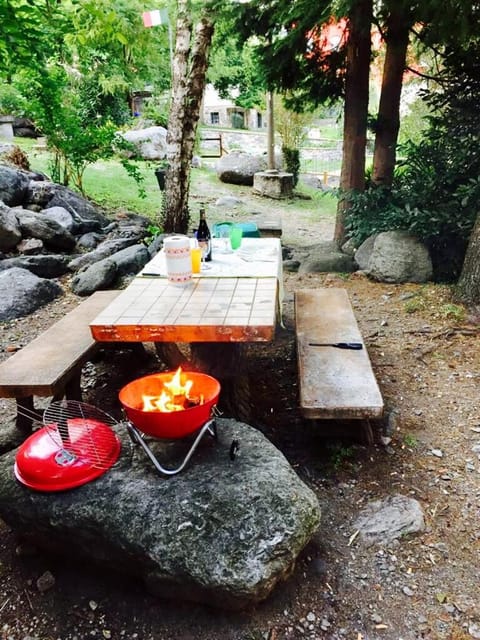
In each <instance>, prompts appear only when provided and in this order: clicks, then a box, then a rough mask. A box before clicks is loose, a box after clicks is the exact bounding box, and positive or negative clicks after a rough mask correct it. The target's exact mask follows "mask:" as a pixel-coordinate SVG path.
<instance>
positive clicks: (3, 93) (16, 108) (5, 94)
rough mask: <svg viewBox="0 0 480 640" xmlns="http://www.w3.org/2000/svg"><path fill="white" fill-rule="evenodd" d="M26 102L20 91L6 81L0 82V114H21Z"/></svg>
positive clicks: (23, 111)
mask: <svg viewBox="0 0 480 640" xmlns="http://www.w3.org/2000/svg"><path fill="white" fill-rule="evenodd" d="M25 108H26V103H25V99H24V97H23V96H22V94H21V93H20V91H19V90H18V89H17V88H16V87H15V86H14V85H13V84H9V83H6V82H3V83H0V114H5V115H14V116H23V115H24V113H25Z"/></svg>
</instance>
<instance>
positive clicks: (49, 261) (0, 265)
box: [0, 255, 68, 278]
mask: <svg viewBox="0 0 480 640" xmlns="http://www.w3.org/2000/svg"><path fill="white" fill-rule="evenodd" d="M12 267H19V268H20V269H27V270H28V271H30V272H31V273H34V274H35V275H36V276H38V277H39V278H60V276H63V275H64V274H65V273H67V271H68V258H67V256H63V255H33V256H17V257H15V258H6V259H5V260H0V271H3V270H4V269H11V268H12Z"/></svg>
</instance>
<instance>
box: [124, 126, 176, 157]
mask: <svg viewBox="0 0 480 640" xmlns="http://www.w3.org/2000/svg"><path fill="white" fill-rule="evenodd" d="M121 135H122V137H123V138H124V139H125V140H126V141H127V142H130V143H131V144H132V145H133V147H134V148H135V151H130V152H127V155H129V156H137V157H139V158H143V159H144V160H163V159H164V158H166V156H167V130H166V129H165V128H164V127H147V128H146V129H138V130H133V131H126V132H125V133H122V134H121Z"/></svg>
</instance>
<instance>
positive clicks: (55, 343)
mask: <svg viewBox="0 0 480 640" xmlns="http://www.w3.org/2000/svg"><path fill="white" fill-rule="evenodd" d="M118 294H119V291H115V290H112V291H96V292H95V293H93V294H92V295H91V296H90V297H89V298H88V299H87V300H85V301H84V302H82V303H80V304H79V305H78V306H77V307H76V308H75V309H73V310H72V311H70V312H69V313H67V314H66V315H65V316H64V317H63V318H62V319H61V320H59V321H58V322H56V323H55V324H54V325H53V326H51V327H50V328H49V329H47V330H46V331H44V332H43V333H42V334H40V335H39V336H38V337H37V338H35V340H32V342H30V343H29V344H28V345H26V346H25V347H23V348H22V349H20V351H17V352H16V353H14V354H13V355H12V356H10V357H9V358H8V359H7V360H5V361H4V362H2V363H1V364H0V397H2V398H25V397H27V396H32V395H37V396H55V395H58V394H60V393H61V392H62V391H63V390H64V389H65V386H66V383H68V382H69V381H70V379H71V378H72V377H73V376H74V374H75V372H76V370H78V368H79V367H81V366H82V365H83V364H84V363H85V362H86V361H87V360H88V358H89V357H90V355H91V354H92V352H93V350H94V349H95V348H96V346H97V343H96V342H95V340H94V339H93V337H92V334H91V331H90V326H89V324H90V322H91V321H92V320H93V319H94V318H95V316H97V315H98V314H99V313H100V311H102V309H104V307H106V306H107V304H109V303H110V302H111V301H112V300H114V298H115V297H116V296H117V295H118Z"/></svg>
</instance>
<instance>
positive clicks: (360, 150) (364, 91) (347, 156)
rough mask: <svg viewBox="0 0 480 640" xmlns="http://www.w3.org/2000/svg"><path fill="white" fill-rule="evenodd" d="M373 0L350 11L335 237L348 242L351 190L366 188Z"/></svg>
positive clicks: (359, 3) (364, 1)
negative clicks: (339, 196) (348, 212)
mask: <svg viewBox="0 0 480 640" xmlns="http://www.w3.org/2000/svg"><path fill="white" fill-rule="evenodd" d="M371 22H372V0H359V1H358V2H356V3H355V5H354V7H353V9H352V11H351V12H350V14H349V26H348V28H349V38H348V42H347V71H346V77H345V106H344V125H343V154H342V170H341V173H340V190H341V191H342V192H343V194H344V195H343V197H342V198H341V199H340V200H339V203H338V207H337V217H336V222H335V234H334V240H335V242H336V243H337V245H338V246H341V245H342V244H343V242H344V241H345V215H346V211H347V209H348V207H349V201H348V193H349V192H351V191H363V190H364V188H365V147H366V142H367V115H368V79H369V73H370V55H371V46H372V45H371V36H370V25H371Z"/></svg>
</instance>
